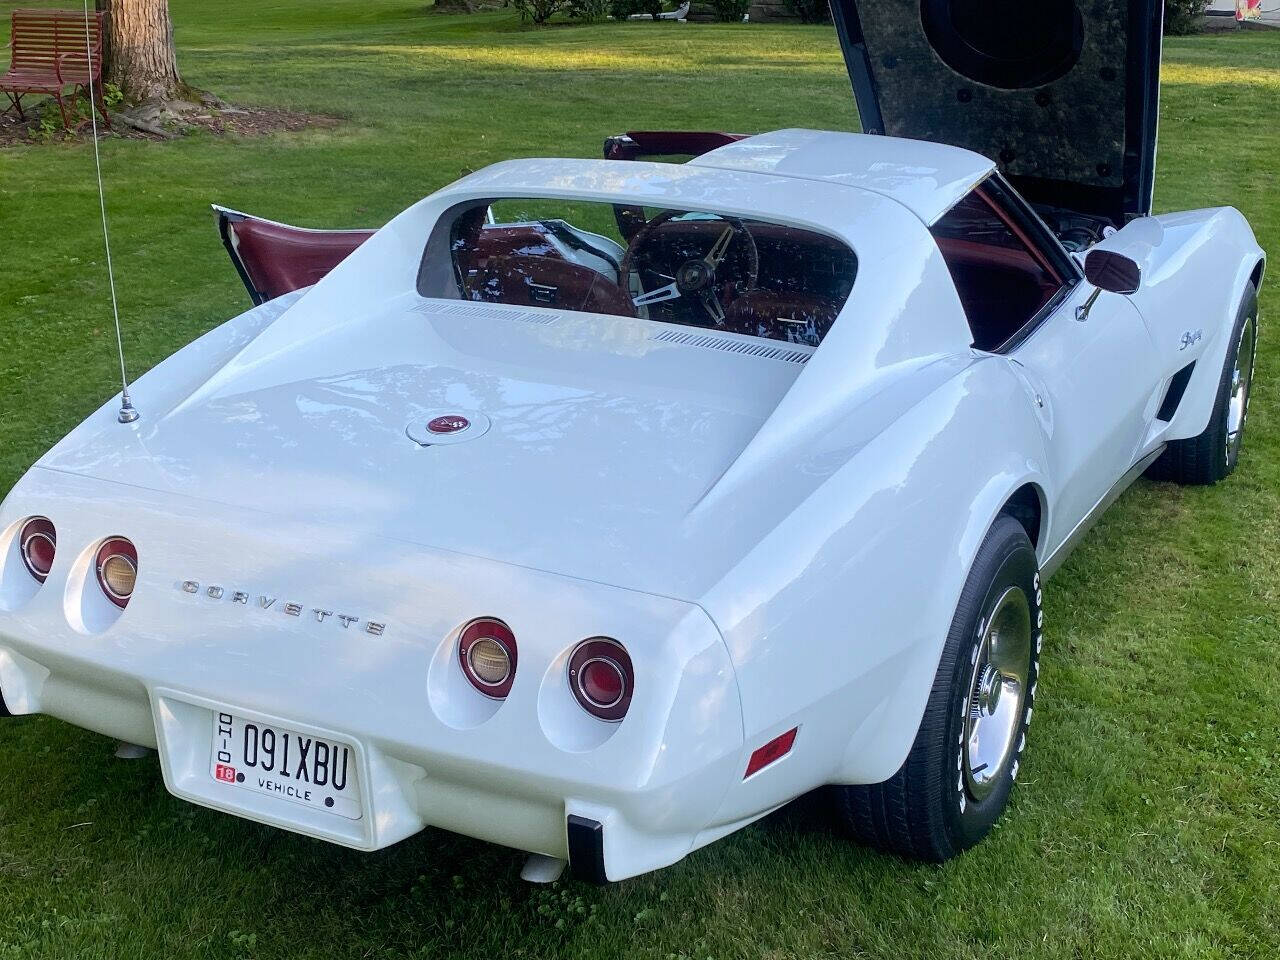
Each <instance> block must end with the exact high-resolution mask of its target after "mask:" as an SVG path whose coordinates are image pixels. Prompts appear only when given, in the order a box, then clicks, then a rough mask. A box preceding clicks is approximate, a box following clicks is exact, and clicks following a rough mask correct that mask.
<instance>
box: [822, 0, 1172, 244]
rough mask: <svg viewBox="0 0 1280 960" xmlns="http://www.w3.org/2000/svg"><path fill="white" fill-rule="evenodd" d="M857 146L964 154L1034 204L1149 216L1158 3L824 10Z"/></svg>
mask: <svg viewBox="0 0 1280 960" xmlns="http://www.w3.org/2000/svg"><path fill="white" fill-rule="evenodd" d="M831 7H832V13H833V15H834V17H835V21H836V27H837V30H838V32H839V35H840V43H841V47H842V48H843V50H844V57H845V62H846V64H847V65H848V67H849V75H850V77H851V78H852V80H853V89H854V94H855V96H856V97H857V101H858V110H859V112H860V114H861V116H862V125H863V129H864V130H865V131H866V132H867V133H879V134H887V135H890V136H896V137H910V138H912V139H916V140H933V141H937V142H940V143H948V144H952V145H954V146H959V147H966V148H968V149H970V150H973V151H975V152H977V153H981V154H984V155H985V156H987V157H990V158H991V159H992V160H995V161H997V162H998V163H999V165H1000V169H1001V170H1002V171H1003V172H1004V174H1005V176H1006V177H1008V178H1009V180H1011V181H1012V182H1013V183H1014V184H1016V185H1017V187H1018V189H1019V190H1020V191H1021V192H1022V194H1023V195H1024V196H1025V197H1026V198H1027V199H1028V200H1030V201H1032V202H1033V203H1037V204H1046V205H1050V206H1055V207H1061V208H1065V209H1067V210H1072V211H1074V212H1077V213H1083V214H1088V215H1091V216H1100V217H1105V218H1106V219H1109V220H1111V221H1112V222H1114V223H1115V224H1116V225H1117V226H1118V225H1121V224H1123V223H1124V222H1126V221H1127V220H1130V219H1132V218H1133V217H1137V216H1145V215H1147V214H1149V213H1150V212H1151V197H1152V191H1153V188H1154V184H1155V154H1156V119H1157V118H1156V113H1157V106H1158V99H1159V80H1160V34H1161V27H1162V18H1163V11H1164V7H1163V5H1162V3H1161V2H1160V0H863V2H861V3H859V2H858V0H832V3H831Z"/></svg>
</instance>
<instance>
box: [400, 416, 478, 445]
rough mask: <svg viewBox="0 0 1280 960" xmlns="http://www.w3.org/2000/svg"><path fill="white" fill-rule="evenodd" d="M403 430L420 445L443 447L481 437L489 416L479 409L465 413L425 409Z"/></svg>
mask: <svg viewBox="0 0 1280 960" xmlns="http://www.w3.org/2000/svg"><path fill="white" fill-rule="evenodd" d="M404 432H405V433H407V434H408V435H409V439H410V440H412V441H413V442H414V443H416V444H417V445H418V446H420V447H445V446H449V445H451V444H455V443H466V442H467V441H468V440H475V439H477V438H479V437H483V436H484V435H485V434H486V433H488V432H489V418H488V417H486V416H485V415H484V414H483V413H481V412H480V411H479V410H468V411H467V412H466V413H465V414H462V413H457V412H455V411H453V410H444V411H441V410H425V411H423V412H422V413H420V414H419V415H418V416H416V417H414V418H413V420H412V421H410V423H409V425H408V426H407V427H405V428H404Z"/></svg>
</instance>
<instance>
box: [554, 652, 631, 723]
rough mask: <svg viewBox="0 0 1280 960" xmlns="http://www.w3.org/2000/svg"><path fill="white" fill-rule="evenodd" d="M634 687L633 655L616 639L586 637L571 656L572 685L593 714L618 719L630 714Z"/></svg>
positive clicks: (615, 720)
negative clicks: (628, 712) (588, 638)
mask: <svg viewBox="0 0 1280 960" xmlns="http://www.w3.org/2000/svg"><path fill="white" fill-rule="evenodd" d="M634 687H635V675H634V673H633V672H632V669H631V657H630V656H629V655H628V654H627V651H626V650H625V649H624V648H623V646H622V644H620V643H618V641H616V640H610V639H608V638H607V637H595V638H594V639H591V640H584V641H583V642H582V643H580V644H578V646H577V647H576V648H574V651H573V653H572V654H571V655H570V656H569V688H570V689H571V690H572V691H573V695H574V697H575V698H577V701H578V704H579V705H580V706H581V707H582V709H583V710H585V711H587V713H589V714H591V715H592V716H593V717H596V718H598V719H600V720H607V721H609V722H610V723H617V722H618V721H619V720H621V719H622V718H623V717H625V716H626V715H627V710H628V709H629V708H630V706H631V693H632V690H633V689H634Z"/></svg>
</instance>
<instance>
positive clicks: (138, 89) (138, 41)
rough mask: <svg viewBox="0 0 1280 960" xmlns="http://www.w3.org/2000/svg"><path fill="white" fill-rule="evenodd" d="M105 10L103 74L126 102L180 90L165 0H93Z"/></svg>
mask: <svg viewBox="0 0 1280 960" xmlns="http://www.w3.org/2000/svg"><path fill="white" fill-rule="evenodd" d="M97 6H98V9H100V10H104V11H106V14H107V17H106V19H107V53H106V67H107V73H106V78H107V82H108V83H114V84H115V85H116V86H117V87H119V88H120V90H121V92H122V93H124V98H125V100H126V101H127V102H129V103H141V102H142V101H144V100H177V99H179V97H180V96H181V94H182V89H183V85H182V78H181V77H179V76H178V58H177V54H176V52H175V51H174V47H173V21H172V20H171V19H170V18H169V0H97Z"/></svg>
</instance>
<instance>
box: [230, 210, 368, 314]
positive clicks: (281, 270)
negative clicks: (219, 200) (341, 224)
mask: <svg viewBox="0 0 1280 960" xmlns="http://www.w3.org/2000/svg"><path fill="white" fill-rule="evenodd" d="M231 230H232V232H233V233H234V234H235V238H236V252H237V253H238V254H239V256H240V262H241V264H242V265H243V266H244V269H245V272H246V273H248V274H249V280H250V281H251V282H252V283H253V285H254V286H255V287H256V288H257V289H258V291H259V292H261V293H262V294H264V295H265V296H266V297H267V299H272V298H274V297H279V296H282V295H283V294H286V293H288V292H289V291H291V290H298V289H300V288H302V287H309V286H311V284H313V283H315V282H316V281H317V280H319V279H320V278H321V277H323V276H324V275H325V274H326V273H328V272H329V271H330V270H332V269H333V268H334V267H336V266H337V265H338V264H339V263H341V262H342V261H343V260H345V259H346V258H347V257H348V256H350V255H351V251H353V250H355V249H356V247H358V246H360V244H362V243H364V242H365V241H366V240H368V239H369V238H370V237H371V236H373V231H372V230H303V229H300V228H298V227H286V226H283V225H282V224H277V223H268V222H266V221H264V220H252V219H249V220H238V221H236V222H234V223H232V224H231Z"/></svg>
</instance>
